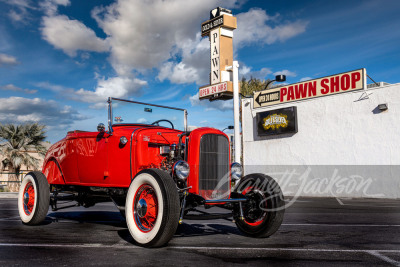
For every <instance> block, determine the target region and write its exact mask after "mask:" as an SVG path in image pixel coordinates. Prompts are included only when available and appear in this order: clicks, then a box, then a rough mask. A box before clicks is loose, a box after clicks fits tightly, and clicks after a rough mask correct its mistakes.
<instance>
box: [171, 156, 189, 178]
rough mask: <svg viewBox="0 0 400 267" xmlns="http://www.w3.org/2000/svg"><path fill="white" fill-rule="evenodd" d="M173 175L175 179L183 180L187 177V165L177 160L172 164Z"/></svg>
mask: <svg viewBox="0 0 400 267" xmlns="http://www.w3.org/2000/svg"><path fill="white" fill-rule="evenodd" d="M173 169H174V173H175V175H176V177H178V178H179V179H181V180H185V179H186V178H188V176H189V172H190V168H189V164H188V163H187V162H186V161H184V160H179V161H177V162H176V163H175V164H174V167H173Z"/></svg>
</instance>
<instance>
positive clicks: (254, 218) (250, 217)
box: [242, 186, 268, 226]
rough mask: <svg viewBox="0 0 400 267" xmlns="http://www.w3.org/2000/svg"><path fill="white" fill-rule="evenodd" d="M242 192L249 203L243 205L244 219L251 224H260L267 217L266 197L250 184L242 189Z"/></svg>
mask: <svg viewBox="0 0 400 267" xmlns="http://www.w3.org/2000/svg"><path fill="white" fill-rule="evenodd" d="M242 194H243V195H245V196H246V197H247V198H248V199H249V203H247V205H244V211H243V214H244V220H245V221H246V223H247V224H248V225H251V226H258V225H260V224H261V223H262V222H263V221H264V220H265V218H266V217H267V207H268V204H267V197H266V196H265V194H264V193H263V192H262V191H261V190H258V189H257V188H254V187H252V186H249V187H247V188H246V189H245V190H243V192H242Z"/></svg>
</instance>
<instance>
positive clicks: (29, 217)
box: [18, 171, 50, 225]
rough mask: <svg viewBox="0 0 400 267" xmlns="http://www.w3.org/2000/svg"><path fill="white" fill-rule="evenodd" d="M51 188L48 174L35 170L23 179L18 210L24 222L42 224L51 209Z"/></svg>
mask: <svg viewBox="0 0 400 267" xmlns="http://www.w3.org/2000/svg"><path fill="white" fill-rule="evenodd" d="M49 202H50V190H49V184H48V182H47V179H46V176H44V174H43V173H41V172H38V171H34V172H30V173H28V174H27V175H26V176H25V178H24V180H23V181H22V184H21V187H20V189H19V194H18V212H19V216H20V217H21V220H22V222H23V223H24V224H28V225H37V224H40V223H41V222H42V221H43V220H44V219H45V218H46V215H47V212H48V211H49Z"/></svg>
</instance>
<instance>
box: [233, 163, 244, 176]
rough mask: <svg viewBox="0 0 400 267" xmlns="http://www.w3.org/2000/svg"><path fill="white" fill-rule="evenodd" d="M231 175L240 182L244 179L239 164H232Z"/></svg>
mask: <svg viewBox="0 0 400 267" xmlns="http://www.w3.org/2000/svg"><path fill="white" fill-rule="evenodd" d="M231 174H232V179H234V180H239V179H240V178H242V174H243V168H242V165H240V163H237V162H234V163H232V165H231Z"/></svg>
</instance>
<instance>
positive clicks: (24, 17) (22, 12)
mask: <svg viewBox="0 0 400 267" xmlns="http://www.w3.org/2000/svg"><path fill="white" fill-rule="evenodd" d="M0 1H1V2H4V3H6V4H8V5H10V6H12V7H13V8H11V9H10V11H9V12H8V17H9V18H10V19H11V21H12V22H16V23H23V24H27V23H28V21H29V20H30V19H31V17H30V15H29V13H28V9H29V10H34V9H36V8H35V7H34V5H33V4H32V1H31V0H13V1H7V0H0Z"/></svg>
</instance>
